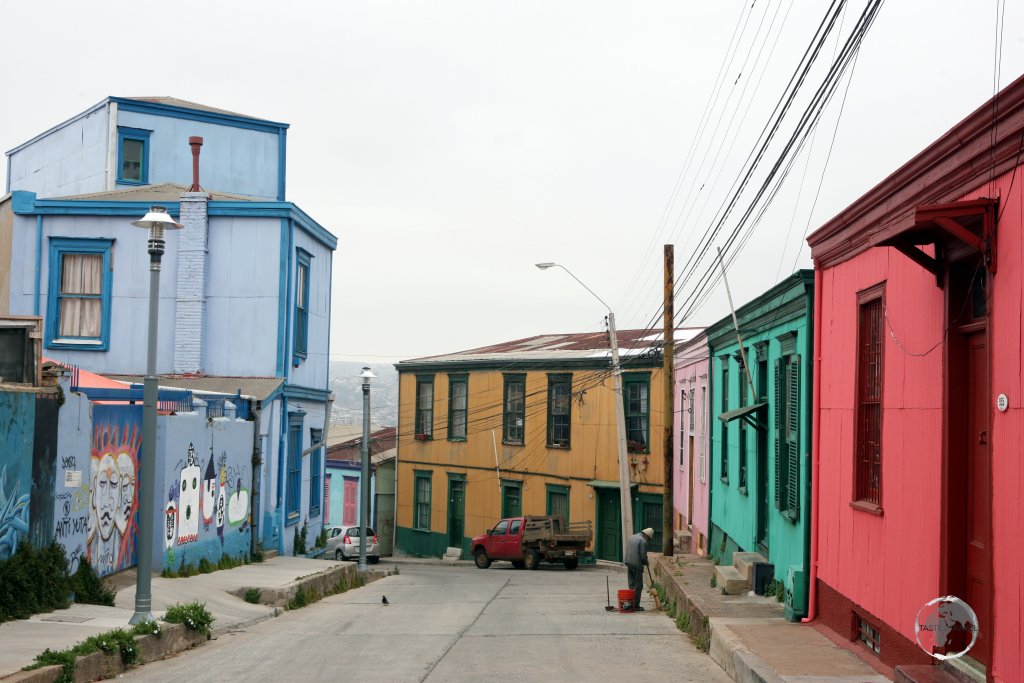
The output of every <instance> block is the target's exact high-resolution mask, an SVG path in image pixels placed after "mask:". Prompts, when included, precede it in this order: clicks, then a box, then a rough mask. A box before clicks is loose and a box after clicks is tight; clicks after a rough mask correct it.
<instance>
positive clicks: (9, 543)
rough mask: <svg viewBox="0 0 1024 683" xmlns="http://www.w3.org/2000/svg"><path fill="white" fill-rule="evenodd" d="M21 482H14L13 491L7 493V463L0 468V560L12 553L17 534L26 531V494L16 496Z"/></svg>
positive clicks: (27, 497) (16, 544) (16, 541)
mask: <svg viewBox="0 0 1024 683" xmlns="http://www.w3.org/2000/svg"><path fill="white" fill-rule="evenodd" d="M20 489H21V482H17V481H16V482H14V491H13V492H12V493H11V494H10V496H8V495H7V465H4V466H3V469H2V470H0V560H5V559H7V558H8V557H10V556H11V555H13V554H14V551H15V550H16V549H17V547H18V534H27V533H28V502H29V496H28V494H27V493H26V494H23V495H21V496H18V491H19V490H20Z"/></svg>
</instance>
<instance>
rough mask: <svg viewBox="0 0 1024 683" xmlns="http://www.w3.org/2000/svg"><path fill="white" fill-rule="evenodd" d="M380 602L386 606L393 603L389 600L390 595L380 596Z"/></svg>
mask: <svg viewBox="0 0 1024 683" xmlns="http://www.w3.org/2000/svg"><path fill="white" fill-rule="evenodd" d="M380 604H382V605H384V606H385V607H387V606H388V605H390V604H391V603H390V602H388V596H386V595H382V596H380Z"/></svg>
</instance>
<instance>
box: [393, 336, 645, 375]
mask: <svg viewBox="0 0 1024 683" xmlns="http://www.w3.org/2000/svg"><path fill="white" fill-rule="evenodd" d="M659 339H660V334H658V333H656V332H652V331H650V330H620V331H618V348H620V352H621V353H623V354H624V355H628V354H630V353H632V352H642V351H646V350H647V349H649V348H650V347H651V345H652V344H654V342H657V341H658V340H659ZM610 353H611V345H610V344H609V342H608V334H607V333H606V332H590V333H574V334H555V335H538V336H535V337H526V338H525V339H516V340H515V341H509V342H502V343H500V344H494V345H492V346H482V347H480V348H474V349H469V350H467V351H458V352H456V353H445V354H442V355H432V356H426V357H423V358H412V359H410V360H402V361H401V362H398V364H397V367H398V368H399V369H400V368H401V367H402V366H407V365H409V366H415V365H418V364H434V362H445V361H450V360H453V361H455V360H507V359H519V360H524V359H539V360H540V359H552V360H561V359H568V358H601V357H606V356H608V355H609V354H610Z"/></svg>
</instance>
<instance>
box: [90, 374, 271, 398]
mask: <svg viewBox="0 0 1024 683" xmlns="http://www.w3.org/2000/svg"><path fill="white" fill-rule="evenodd" d="M104 377H108V378H110V379H116V380H118V381H120V382H129V383H132V384H141V383H142V381H143V379H144V377H143V376H142V375H118V374H111V373H107V374H105V375H104ZM282 384H284V378H282V377H183V376H181V375H162V376H161V377H160V386H163V387H174V388H176V389H191V390H193V391H209V392H212V393H217V394H235V393H238V392H239V391H241V392H242V395H243V396H252V397H253V398H255V399H256V400H259V401H263V400H265V399H266V398H267V397H268V396H270V395H271V394H272V393H274V392H275V391H277V389H278V387H280V386H281V385H282Z"/></svg>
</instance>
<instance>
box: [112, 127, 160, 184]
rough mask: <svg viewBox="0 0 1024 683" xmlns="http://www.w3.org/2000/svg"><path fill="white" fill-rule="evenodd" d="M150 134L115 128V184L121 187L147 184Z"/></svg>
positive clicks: (131, 129) (148, 132) (147, 131)
mask: <svg viewBox="0 0 1024 683" xmlns="http://www.w3.org/2000/svg"><path fill="white" fill-rule="evenodd" d="M152 132H153V131H150V130H143V129H141V128H125V127H123V126H118V127H117V182H119V183H121V184H122V185H146V184H147V183H149V136H150V133H152Z"/></svg>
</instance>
